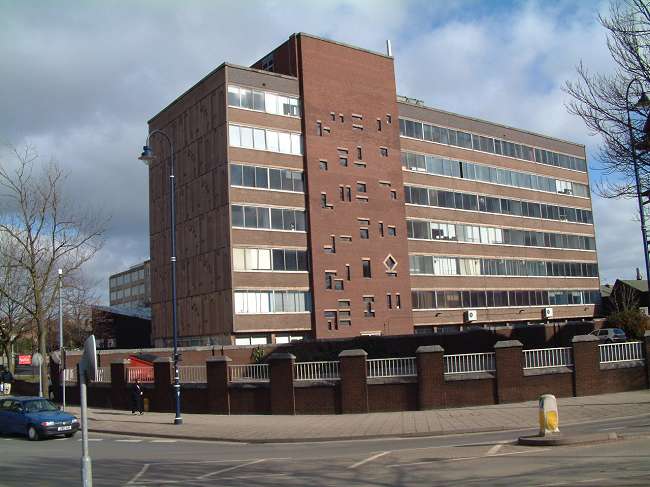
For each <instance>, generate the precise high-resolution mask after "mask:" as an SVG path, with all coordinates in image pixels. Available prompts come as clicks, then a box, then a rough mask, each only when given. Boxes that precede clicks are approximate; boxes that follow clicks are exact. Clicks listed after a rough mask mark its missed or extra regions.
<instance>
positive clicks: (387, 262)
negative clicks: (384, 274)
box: [384, 254, 397, 272]
mask: <svg viewBox="0 0 650 487" xmlns="http://www.w3.org/2000/svg"><path fill="white" fill-rule="evenodd" d="M384 267H386V271H388V272H395V268H396V267H397V261H396V260H395V258H394V257H393V256H392V255H390V254H388V256H386V258H385V259H384Z"/></svg>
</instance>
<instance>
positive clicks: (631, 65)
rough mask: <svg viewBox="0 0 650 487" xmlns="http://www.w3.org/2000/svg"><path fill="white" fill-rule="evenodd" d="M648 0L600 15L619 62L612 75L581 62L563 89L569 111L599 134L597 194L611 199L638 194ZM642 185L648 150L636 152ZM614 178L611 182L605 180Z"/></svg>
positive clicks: (613, 6) (632, 0)
mask: <svg viewBox="0 0 650 487" xmlns="http://www.w3.org/2000/svg"><path fill="white" fill-rule="evenodd" d="M646 4H647V1H646V0H613V1H612V2H611V3H610V10H609V16H608V17H603V16H599V20H600V23H601V25H602V26H603V27H604V28H605V29H606V33H607V47H608V49H609V52H610V54H611V56H612V59H613V60H614V62H615V65H616V70H615V72H613V73H608V74H604V73H596V74H592V73H590V72H589V70H588V68H587V67H586V66H584V65H583V64H582V63H580V64H579V66H578V68H577V71H578V80H577V81H576V82H571V81H568V82H567V83H566V84H565V88H564V89H565V91H566V92H567V93H568V94H569V95H571V97H572V98H573V101H571V102H570V103H569V104H568V109H569V111H570V112H571V113H574V114H576V115H578V116H579V117H580V118H582V120H583V121H584V122H585V124H586V125H587V126H588V127H589V128H590V129H591V131H592V132H593V134H595V135H600V136H601V138H602V144H601V147H600V160H601V162H602V165H603V168H604V173H605V175H606V178H605V179H604V180H603V181H601V182H600V183H597V184H596V187H595V189H596V191H597V192H598V193H599V194H600V195H602V196H604V197H607V198H618V197H632V196H636V185H635V176H634V164H633V161H632V150H631V147H632V142H635V143H636V144H637V147H638V144H639V142H640V141H642V140H644V138H645V133H644V125H645V120H646V119H647V117H648V112H647V108H641V107H637V106H635V105H636V101H637V100H638V99H639V97H640V95H641V90H642V86H645V87H650V59H649V56H648V55H649V53H650V10H649V9H648V6H647V5H646ZM633 79H637V80H639V83H632V85H631V89H630V97H629V98H630V100H629V101H630V107H629V108H630V110H631V114H632V115H631V124H632V132H633V141H631V140H630V136H629V130H628V124H627V110H626V108H627V101H626V91H627V88H628V84H629V83H630V82H631V81H632V80H633ZM637 155H638V158H639V166H640V180H641V181H642V187H644V188H650V152H648V151H647V150H645V151H642V150H637ZM611 175H616V178H612V179H607V176H611Z"/></svg>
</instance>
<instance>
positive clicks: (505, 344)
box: [494, 340, 524, 349]
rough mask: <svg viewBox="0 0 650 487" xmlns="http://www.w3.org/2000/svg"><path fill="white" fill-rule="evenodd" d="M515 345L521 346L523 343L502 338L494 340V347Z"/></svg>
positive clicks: (512, 346) (513, 346) (511, 346)
mask: <svg viewBox="0 0 650 487" xmlns="http://www.w3.org/2000/svg"><path fill="white" fill-rule="evenodd" d="M515 347H520V348H523V347H524V344H523V343H521V342H520V341H519V340H502V341H500V342H496V343H495V344H494V348H495V349H497V348H515Z"/></svg>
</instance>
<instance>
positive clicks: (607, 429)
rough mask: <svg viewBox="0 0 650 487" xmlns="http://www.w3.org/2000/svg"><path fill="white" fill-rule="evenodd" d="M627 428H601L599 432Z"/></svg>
mask: <svg viewBox="0 0 650 487" xmlns="http://www.w3.org/2000/svg"><path fill="white" fill-rule="evenodd" d="M625 428H626V426H614V427H613V428H601V429H599V430H598V431H611V430H623V429H625Z"/></svg>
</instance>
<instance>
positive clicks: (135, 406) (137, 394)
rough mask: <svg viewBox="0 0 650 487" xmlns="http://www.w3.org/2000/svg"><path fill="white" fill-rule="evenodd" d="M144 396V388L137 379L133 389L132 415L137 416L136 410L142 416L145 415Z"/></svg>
mask: <svg viewBox="0 0 650 487" xmlns="http://www.w3.org/2000/svg"><path fill="white" fill-rule="evenodd" d="M142 396H143V391H142V386H141V385H140V381H139V380H138V379H136V380H135V383H134V384H133V387H132V388H131V414H135V412H136V410H137V411H138V412H139V413H140V414H144V408H143V404H142V403H143V400H142Z"/></svg>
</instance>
